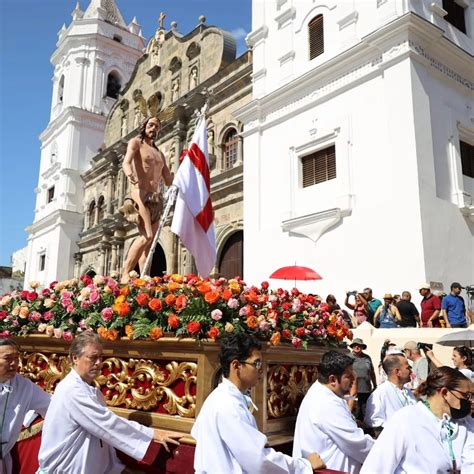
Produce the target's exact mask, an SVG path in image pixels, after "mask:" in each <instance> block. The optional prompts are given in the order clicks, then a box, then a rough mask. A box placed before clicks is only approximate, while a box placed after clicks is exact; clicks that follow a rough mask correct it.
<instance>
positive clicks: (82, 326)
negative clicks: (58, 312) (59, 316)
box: [79, 319, 87, 329]
mask: <svg viewBox="0 0 474 474" xmlns="http://www.w3.org/2000/svg"><path fill="white" fill-rule="evenodd" d="M79 327H80V328H81V329H86V328H87V322H86V320H85V319H81V320H80V321H79Z"/></svg>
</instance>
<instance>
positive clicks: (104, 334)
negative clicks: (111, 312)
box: [97, 326, 109, 341]
mask: <svg viewBox="0 0 474 474" xmlns="http://www.w3.org/2000/svg"><path fill="white" fill-rule="evenodd" d="M97 334H98V335H99V337H100V338H101V339H103V340H104V341H106V340H107V339H108V337H109V332H108V331H107V329H105V328H104V326H100V327H99V329H97Z"/></svg>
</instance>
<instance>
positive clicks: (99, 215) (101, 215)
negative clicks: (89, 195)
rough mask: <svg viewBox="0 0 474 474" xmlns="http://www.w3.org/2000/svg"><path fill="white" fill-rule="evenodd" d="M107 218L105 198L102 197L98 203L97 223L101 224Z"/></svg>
mask: <svg viewBox="0 0 474 474" xmlns="http://www.w3.org/2000/svg"><path fill="white" fill-rule="evenodd" d="M104 217H105V202H104V196H100V198H99V200H98V201H97V222H98V223H99V224H100V223H101V222H102V220H103V219H104Z"/></svg>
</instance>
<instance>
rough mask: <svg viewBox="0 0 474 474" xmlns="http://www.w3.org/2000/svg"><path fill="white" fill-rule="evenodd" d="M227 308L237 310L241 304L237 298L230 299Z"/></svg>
mask: <svg viewBox="0 0 474 474" xmlns="http://www.w3.org/2000/svg"><path fill="white" fill-rule="evenodd" d="M227 306H228V307H229V308H230V309H236V308H238V306H239V302H238V301H237V300H236V299H235V298H229V301H227Z"/></svg>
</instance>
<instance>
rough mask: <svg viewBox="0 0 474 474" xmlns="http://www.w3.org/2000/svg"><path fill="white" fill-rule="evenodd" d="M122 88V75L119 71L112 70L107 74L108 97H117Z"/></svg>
mask: <svg viewBox="0 0 474 474" xmlns="http://www.w3.org/2000/svg"><path fill="white" fill-rule="evenodd" d="M121 88H122V84H121V83H120V76H119V75H118V73H117V72H115V71H112V72H111V73H110V74H109V75H108V76H107V93H106V95H107V97H111V98H112V99H116V98H117V97H118V95H119V92H120V89H121Z"/></svg>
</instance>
